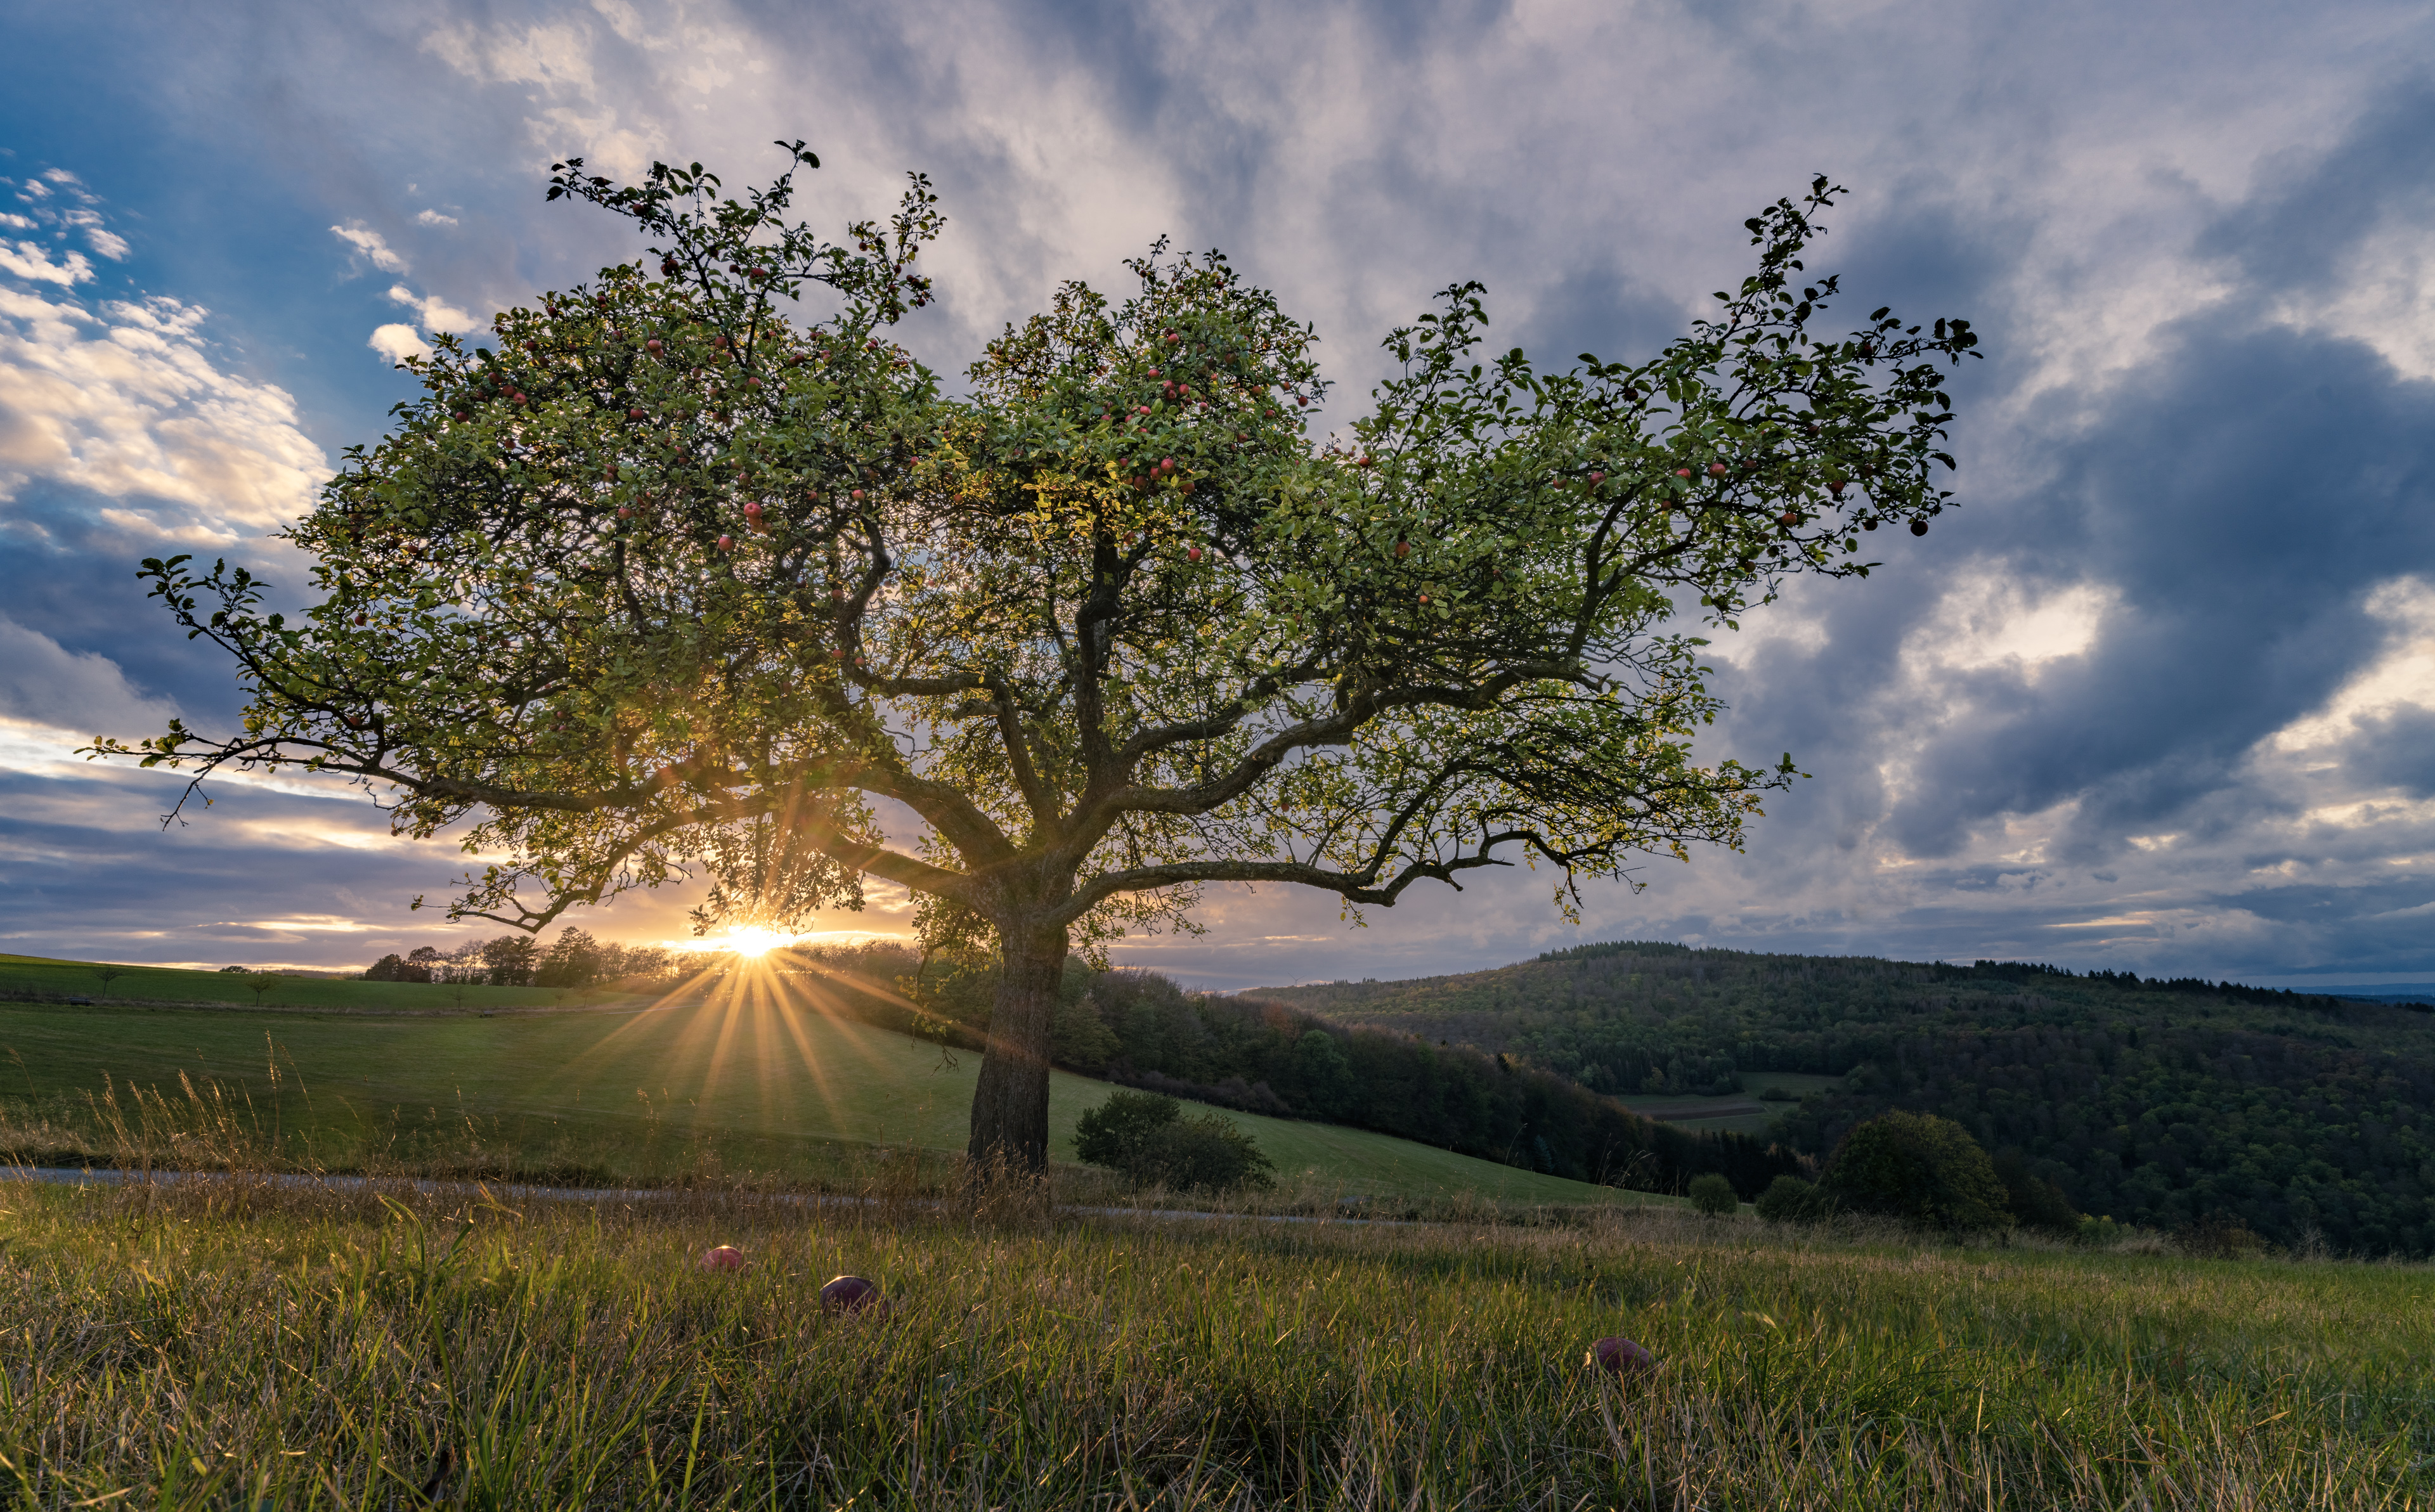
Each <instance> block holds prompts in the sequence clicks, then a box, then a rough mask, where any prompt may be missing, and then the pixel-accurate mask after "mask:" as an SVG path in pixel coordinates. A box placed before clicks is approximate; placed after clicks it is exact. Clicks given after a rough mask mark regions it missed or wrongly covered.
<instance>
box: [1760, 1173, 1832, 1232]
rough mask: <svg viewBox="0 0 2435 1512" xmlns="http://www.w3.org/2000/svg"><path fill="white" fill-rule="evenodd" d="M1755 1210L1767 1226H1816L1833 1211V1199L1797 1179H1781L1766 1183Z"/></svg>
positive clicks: (1808, 1183)
mask: <svg viewBox="0 0 2435 1512" xmlns="http://www.w3.org/2000/svg"><path fill="white" fill-rule="evenodd" d="M1754 1206H1756V1207H1757V1209H1758V1215H1759V1216H1760V1217H1762V1218H1765V1219H1766V1220H1767V1221H1768V1222H1770V1223H1816V1222H1817V1221H1818V1220H1819V1219H1821V1218H1823V1217H1825V1216H1826V1215H1827V1214H1828V1213H1830V1212H1832V1211H1835V1203H1834V1199H1832V1198H1831V1197H1829V1196H1827V1194H1825V1193H1823V1192H1821V1191H1819V1190H1818V1188H1817V1186H1816V1185H1815V1184H1814V1183H1812V1182H1808V1181H1804V1180H1803V1179H1801V1178H1800V1177H1797V1176H1780V1177H1776V1178H1775V1179H1774V1180H1773V1181H1770V1182H1769V1183H1768V1188H1767V1190H1766V1191H1765V1192H1762V1193H1760V1194H1758V1201H1757V1203H1756V1204H1754Z"/></svg>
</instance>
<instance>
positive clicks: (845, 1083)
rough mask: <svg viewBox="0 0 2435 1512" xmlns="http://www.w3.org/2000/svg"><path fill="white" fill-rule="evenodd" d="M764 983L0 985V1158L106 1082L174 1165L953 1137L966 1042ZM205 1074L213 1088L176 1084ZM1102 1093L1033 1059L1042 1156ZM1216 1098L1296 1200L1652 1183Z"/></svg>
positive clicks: (593, 1170) (1530, 1198)
mask: <svg viewBox="0 0 2435 1512" xmlns="http://www.w3.org/2000/svg"><path fill="white" fill-rule="evenodd" d="M327 985H329V986H337V987H349V986H352V987H356V988H381V987H389V990H390V991H391V992H392V993H396V994H400V995H408V994H414V993H428V992H430V991H432V990H433V989H432V988H427V987H417V986H412V985H406V986H403V987H396V986H390V985H388V984H377V983H334V984H327ZM485 990H492V989H485ZM777 990H779V988H777V986H776V985H775V984H774V979H770V978H767V977H756V976H755V975H754V974H753V973H750V972H746V973H742V974H740V976H739V978H738V979H737V981H735V982H734V983H728V984H720V985H717V986H715V987H713V988H708V989H705V990H702V991H699V992H695V993H691V994H689V995H688V1000H687V1001H685V1002H682V1003H679V1004H676V1005H669V1006H665V1007H655V1008H634V1007H619V1008H600V1009H567V1010H564V1011H560V1012H550V1013H521V1014H500V1015H498V1016H496V1017H483V1016H481V1015H479V1014H475V1013H461V1014H441V1015H438V1016H433V1015H430V1014H409V1015H395V1016H382V1015H379V1014H377V1013H373V1012H370V1011H364V1010H363V1009H362V1008H360V1007H359V1008H357V1009H355V1010H354V1011H349V1012H345V1013H334V1014H328V1015H316V1014H312V1013H307V1012H299V1011H294V1010H288V1011H268V1012H256V1011H252V1010H250V1009H244V1008H225V1009H146V1008H140V1007H125V1006H91V1007H77V1006H70V1005H58V1004H27V1003H0V1105H6V1106H10V1107H13V1108H14V1109H15V1111H14V1112H13V1113H12V1114H11V1115H10V1117H11V1118H12V1119H13V1126H11V1127H10V1128H8V1129H0V1142H5V1143H7V1144H9V1145H10V1146H11V1147H13V1148H14V1149H15V1150H16V1152H17V1153H18V1154H19V1156H20V1158H32V1159H43V1158H48V1159H60V1158H73V1157H75V1156H77V1155H78V1154H79V1153H81V1154H85V1155H88V1156H90V1155H91V1154H92V1153H93V1152H94V1151H95V1149H96V1148H97V1146H95V1144H94V1143H93V1138H92V1132H91V1131H92V1126H93V1124H94V1109H93V1108H92V1107H91V1106H90V1105H89V1103H88V1098H89V1097H97V1096H99V1095H100V1094H102V1093H103V1092H104V1091H106V1090H107V1089H109V1088H112V1087H115V1088H118V1089H121V1091H120V1092H119V1093H118V1094H116V1103H117V1106H118V1107H119V1108H122V1109H134V1108H136V1106H137V1100H136V1099H135V1098H133V1097H131V1096H130V1095H129V1094H127V1093H126V1092H125V1091H124V1089H128V1088H130V1087H132V1088H138V1089H160V1090H164V1091H165V1092H166V1093H167V1094H168V1095H167V1097H166V1098H165V1100H153V1099H146V1100H144V1101H143V1102H142V1111H144V1112H145V1113H146V1114H147V1115H148V1116H150V1117H151V1118H152V1121H153V1125H154V1130H153V1134H152V1136H151V1137H150V1138H149V1143H148V1144H147V1145H146V1148H147V1149H149V1150H153V1151H155V1152H156V1153H157V1157H158V1158H160V1159H164V1160H174V1161H176V1162H177V1163H182V1164H206V1165H213V1164H216V1165H231V1164H242V1163H272V1164H285V1165H288V1166H296V1167H318V1168H325V1169H426V1170H447V1169H462V1170H478V1171H482V1172H488V1173H496V1174H501V1175H524V1176H531V1177H559V1178H569V1179H581V1180H588V1181H598V1180H616V1181H648V1180H663V1179H670V1178H674V1177H699V1176H703V1175H717V1176H720V1177H744V1176H758V1177H768V1178H774V1179H777V1180H781V1181H791V1182H799V1183H800V1182H805V1181H809V1182H815V1183H818V1182H820V1181H823V1180H827V1179H831V1178H834V1177H837V1176H838V1174H839V1173H840V1172H841V1171H851V1170H856V1169H860V1166H859V1165H858V1164H857V1160H856V1158H857V1157H861V1156H866V1155H867V1154H868V1153H869V1152H870V1151H872V1150H873V1149H882V1148H897V1149H912V1150H925V1151H951V1150H960V1149H962V1148H963V1146H964V1143H965V1136H966V1121H967V1118H968V1116H969V1109H970V1108H971V1104H972V1091H973V1083H974V1078H975V1076H976V1072H977V1068H978V1057H976V1056H975V1055H973V1054H971V1053H969V1052H967V1053H960V1054H954V1055H947V1054H942V1053H941V1050H940V1049H939V1048H938V1047H937V1046H935V1045H930V1044H925V1043H924V1042H921V1041H918V1040H911V1039H907V1038H906V1037H904V1036H901V1035H896V1034H891V1033H889V1032H887V1031H885V1030H881V1029H877V1028H873V1027H871V1026H869V1025H867V1024H862V1023H858V1022H852V1021H850V1020H842V1019H838V1018H833V1017H829V1016H826V1015H824V1014H820V1013H817V1012H812V1011H808V1010H806V1009H805V1008H803V1007H802V1006H786V1005H782V1003H781V1002H780V1001H779V999H778V998H777V996H776V995H775V992H776V991H777ZM408 1001H411V998H410V997H409V998H408ZM181 1075H182V1076H184V1077H185V1078H187V1081H186V1083H184V1084H181V1081H180V1077H181ZM206 1084H208V1086H209V1087H211V1088H213V1089H216V1090H217V1091H218V1092H219V1094H220V1097H219V1101H218V1102H217V1103H214V1104H210V1105H209V1106H205V1104H203V1103H201V1102H198V1101H197V1100H194V1099H190V1098H188V1097H187V1095H186V1091H185V1089H186V1086H187V1085H192V1086H197V1087H202V1086H205V1085H206ZM1109 1091H1111V1089H1110V1087H1109V1086H1108V1085H1107V1084H1106V1083H1103V1082H1096V1081H1092V1080H1089V1079H1086V1078H1084V1077H1080V1076H1075V1075H1069V1074H1065V1073H1062V1072H1060V1073H1057V1074H1055V1076H1054V1078H1053V1079H1052V1082H1051V1090H1050V1116H1051V1123H1052V1128H1053V1129H1054V1131H1055V1138H1056V1141H1057V1144H1056V1154H1057V1156H1058V1157H1059V1158H1060V1159H1063V1160H1071V1159H1072V1136H1073V1128H1074V1123H1075V1120H1076V1119H1078V1118H1079V1116H1080V1115H1081V1114H1082V1113H1083V1112H1084V1111H1085V1110H1086V1109H1088V1108H1092V1107H1094V1106H1096V1105H1097V1103H1098V1102H1099V1101H1101V1100H1102V1099H1103V1098H1105V1097H1106V1095H1107V1093H1108V1092H1109ZM237 1096H241V1097H242V1098H243V1099H244V1102H243V1104H242V1106H241V1107H239V1108H238V1109H237V1111H235V1112H233V1113H229V1112H226V1109H227V1108H229V1106H230V1105H229V1102H228V1099H229V1098H230V1097H237ZM212 1108H220V1109H222V1110H223V1111H222V1112H221V1113H214V1112H213V1111H212ZM1225 1116H1226V1117H1228V1118H1231V1119H1233V1120H1234V1121H1235V1123H1237V1124H1239V1125H1241V1126H1243V1127H1244V1128H1246V1129H1248V1130H1250V1131H1251V1133H1252V1136H1253V1137H1254V1138H1255V1139H1256V1140H1257V1141H1258V1142H1259V1143H1260V1146H1261V1148H1262V1149H1263V1150H1264V1151H1266V1152H1267V1154H1268V1155H1269V1159H1270V1160H1273V1161H1274V1162H1275V1164H1276V1166H1277V1168H1278V1174H1279V1176H1280V1177H1281V1178H1282V1179H1283V1182H1284V1184H1285V1185H1286V1186H1287V1188H1289V1189H1290V1190H1292V1191H1294V1192H1295V1193H1297V1194H1300V1195H1301V1196H1303V1197H1304V1198H1317V1197H1320V1196H1325V1197H1327V1198H1328V1199H1329V1200H1331V1201H1332V1200H1334V1199H1336V1198H1338V1197H1342V1196H1370V1197H1377V1198H1382V1199H1383V1198H1393V1199H1397V1200H1399V1201H1404V1202H1417V1201H1432V1200H1442V1199H1448V1198H1452V1197H1456V1196H1458V1195H1461V1194H1473V1195H1477V1196H1478V1197H1481V1198H1485V1199H1489V1200H1494V1201H1502V1202H1514V1203H1575V1202H1614V1201H1624V1200H1633V1201H1648V1200H1663V1199H1649V1198H1646V1197H1639V1196H1636V1195H1627V1194H1621V1193H1615V1192H1613V1191H1610V1190H1607V1189H1602V1188H1597V1187H1591V1186H1585V1185H1582V1184H1580V1183H1578V1182H1573V1181H1565V1180H1562V1179H1559V1178H1557V1177H1546V1176H1540V1175H1537V1174H1535V1173H1531V1172H1527V1171H1522V1170H1517V1169H1514V1168H1512V1167H1510V1166H1504V1165H1498V1164H1494V1163H1492V1162H1489V1161H1485V1160H1473V1159H1470V1158H1468V1157H1465V1156H1460V1155H1455V1154H1452V1153H1449V1152H1447V1151H1444V1150H1439V1149H1432V1148H1430V1147H1428V1146H1426V1145H1422V1144H1415V1143H1408V1142H1406V1141H1403V1140H1397V1139H1391V1138H1389V1137H1387V1136H1385V1135H1381V1134H1373V1133H1369V1132H1366V1131H1363V1130H1359V1129H1352V1128H1345V1127H1341V1126H1338V1125H1327V1124H1308V1123H1299V1122H1292V1121H1287V1120H1282V1119H1273V1118H1263V1117H1259V1116H1257V1115H1253V1114H1248V1113H1235V1112H1228V1113H1226V1114H1225ZM126 1117H127V1118H128V1119H129V1120H130V1127H133V1126H134V1125H133V1118H134V1115H133V1113H132V1112H131V1111H130V1112H128V1113H127V1114H126ZM232 1122H233V1123H234V1124H235V1125H238V1126H235V1127H233V1128H232V1127H230V1126H228V1125H230V1124H231V1123H232ZM200 1124H208V1125H211V1127H210V1129H209V1130H205V1129H203V1128H202V1127H200V1126H199V1125H200ZM186 1125H198V1126H195V1127H188V1126H186ZM137 1132H138V1133H140V1132H141V1130H140V1129H137ZM215 1141H217V1142H218V1143H217V1144H216V1143H215ZM139 1143H142V1142H140V1141H139ZM219 1145H227V1146H229V1148H226V1149H221V1148H219Z"/></svg>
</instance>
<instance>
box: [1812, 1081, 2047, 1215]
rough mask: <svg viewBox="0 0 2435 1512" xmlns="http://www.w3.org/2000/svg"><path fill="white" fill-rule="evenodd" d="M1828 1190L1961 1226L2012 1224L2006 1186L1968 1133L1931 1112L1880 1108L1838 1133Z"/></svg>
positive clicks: (1863, 1204)
mask: <svg viewBox="0 0 2435 1512" xmlns="http://www.w3.org/2000/svg"><path fill="white" fill-rule="evenodd" d="M1824 1184H1825V1187H1826V1189H1827V1191H1829V1192H1830V1193H1832V1194H1834V1195H1835V1196H1836V1197H1837V1198H1838V1199H1839V1201H1842V1202H1844V1203H1847V1204H1849V1205H1850V1206H1852V1207H1855V1208H1858V1209H1861V1210H1862V1211H1870V1212H1882V1213H1886V1214H1889V1215H1891V1216H1892V1217H1897V1218H1907V1219H1908V1220H1910V1221H1911V1222H1913V1223H1920V1224H1928V1225H1932V1226H1935V1227H1937V1228H1942V1229H1953V1230H1955V1231H1960V1230H1965V1229H2000V1228H2002V1227H2004V1226H2005V1225H2006V1224H2007V1223H2008V1222H2010V1219H2011V1214H2010V1211H2009V1202H2008V1199H2007V1198H2006V1196H2005V1194H2004V1184H2003V1183H2002V1182H2000V1181H1998V1180H1996V1179H1995V1164H1994V1162H1992V1161H1990V1160H1988V1159H1987V1152H1986V1151H1985V1150H1982V1149H1980V1148H1979V1147H1978V1142H1977V1140H1974V1139H1972V1138H1971V1137H1970V1131H1969V1130H1968V1129H1965V1128H1963V1127H1962V1126H1961V1125H1959V1124H1957V1123H1955V1122H1953V1120H1951V1119H1949V1118H1938V1117H1936V1116H1935V1115H1933V1114H1925V1113H1905V1112H1900V1111H1896V1112H1891V1113H1880V1114H1878V1115H1877V1116H1876V1117H1874V1118H1873V1119H1870V1120H1869V1121H1868V1122H1867V1123H1864V1124H1861V1125H1857V1126H1856V1127H1855V1128H1854V1129H1853V1130H1852V1131H1851V1132H1850V1133H1849V1134H1846V1135H1844V1136H1843V1142H1842V1143H1840V1144H1839V1145H1837V1146H1836V1148H1835V1157H1834V1159H1833V1160H1830V1161H1828V1162H1827V1166H1826V1180H1825V1183H1824Z"/></svg>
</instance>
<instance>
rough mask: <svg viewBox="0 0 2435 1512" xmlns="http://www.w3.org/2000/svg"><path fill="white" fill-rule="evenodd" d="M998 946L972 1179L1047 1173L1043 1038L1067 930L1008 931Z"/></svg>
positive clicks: (976, 1105)
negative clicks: (999, 973) (999, 1174)
mask: <svg viewBox="0 0 2435 1512" xmlns="http://www.w3.org/2000/svg"><path fill="white" fill-rule="evenodd" d="M999 948H1000V950H1001V953H1002V955H1003V960H1002V966H1003V975H1002V976H1001V977H1000V978H999V981H998V988H997V1001H996V1003H995V1004H994V1005H993V1006H992V1007H991V1009H990V1027H989V1044H988V1048H987V1049H986V1050H985V1051H983V1053H982V1055H981V1074H980V1084H979V1085H978V1086H977V1087H976V1088H974V1089H973V1137H972V1143H971V1144H970V1145H969V1146H967V1148H966V1151H965V1153H966V1155H967V1156H968V1157H969V1158H970V1160H971V1162H972V1170H973V1172H974V1173H975V1174H976V1175H985V1174H988V1173H993V1172H996V1171H1003V1172H1004V1173H1006V1174H1008V1175H1024V1176H1040V1175H1043V1174H1045V1173H1046V1171H1047V1169H1048V1034H1049V1025H1050V1024H1051V1022H1054V1020H1055V1019H1056V1015H1057V988H1058V985H1059V984H1060V983H1061V982H1062V980H1063V979H1064V975H1065V932H1064V931H1063V930H1062V929H1058V930H1044V931H1033V932H1028V933H1027V932H1018V931H1014V930H1006V931H1002V932H1001V934H1000V936H999Z"/></svg>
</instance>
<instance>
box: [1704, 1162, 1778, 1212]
mask: <svg viewBox="0 0 2435 1512" xmlns="http://www.w3.org/2000/svg"><path fill="white" fill-rule="evenodd" d="M1776 1179H1777V1180H1779V1181H1781V1180H1783V1179H1784V1177H1776ZM1690 1198H1691V1206H1693V1207H1695V1208H1697V1209H1699V1210H1700V1211H1701V1212H1712V1213H1727V1212H1733V1211H1736V1210H1738V1209H1739V1208H1740V1207H1741V1205H1742V1199H1741V1194H1739V1193H1737V1192H1736V1191H1735V1190H1734V1184H1733V1183H1732V1182H1731V1181H1728V1180H1726V1179H1725V1178H1724V1177H1720V1176H1718V1174H1717V1173H1716V1172H1714V1171H1710V1172H1708V1173H1707V1174H1706V1175H1704V1176H1699V1177H1692V1178H1691V1189H1690Z"/></svg>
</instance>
